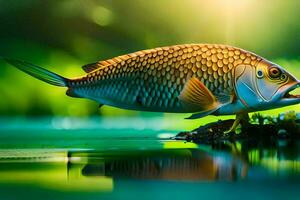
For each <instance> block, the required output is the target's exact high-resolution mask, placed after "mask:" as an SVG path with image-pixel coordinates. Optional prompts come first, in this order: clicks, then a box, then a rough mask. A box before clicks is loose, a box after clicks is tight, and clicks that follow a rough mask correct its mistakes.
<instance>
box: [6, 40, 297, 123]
mask: <svg viewBox="0 0 300 200" xmlns="http://www.w3.org/2000/svg"><path fill="white" fill-rule="evenodd" d="M6 61H8V62H9V63H11V64H13V65H14V66H16V67H18V68H19V69H21V70H23V71H25V72H26V73H28V74H30V75H33V76H35V77H36V78H39V79H41V80H43V81H46V82H48V83H50V84H53V85H58V86H65V87H68V90H67V95H69V96H72V97H80V98H87V99H92V100H95V101H97V102H98V103H99V104H101V105H110V106H115V107H119V108H124V109H132V110H142V111H153V112H173V113H194V114H193V115H192V116H191V117H190V118H200V117H203V116H206V115H209V114H212V115H231V114H237V115H244V114H245V113H248V112H252V111H257V110H265V109H271V108H276V107H281V106H286V105H292V104H297V103H300V97H299V96H292V95H289V93H288V92H290V91H291V90H293V89H295V88H296V87H298V86H299V85H300V82H299V81H298V80H297V79H296V78H295V77H294V76H292V75H291V74H289V73H288V72H286V71H285V70H284V69H283V68H282V67H280V66H278V65H276V64H274V63H272V62H270V61H267V60H266V59H264V58H262V57H260V56H258V55H255V54H254V53H251V52H248V51H246V50H242V49H240V48H236V47H231V46H226V45H211V44H187V45H175V46H169V47H162V48H155V49H150V50H143V51H138V52H135V53H131V54H127V55H123V56H118V57H115V58H112V59H109V60H105V61H99V62H96V63H92V64H88V65H85V66H83V69H84V71H85V72H86V73H87V74H86V75H85V76H83V77H80V78H74V79H66V78H64V77H61V76H59V75H57V74H54V73H52V72H49V71H48V70H45V69H43V68H40V67H38V66H35V65H32V64H30V63H26V62H22V61H18V60H13V59H6Z"/></svg>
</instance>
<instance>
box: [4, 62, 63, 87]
mask: <svg viewBox="0 0 300 200" xmlns="http://www.w3.org/2000/svg"><path fill="white" fill-rule="evenodd" d="M3 59H4V60H5V61H6V62H8V63H9V64H11V65H13V66H15V67H16V68H18V69H19V70H21V71H23V72H25V73H27V74H29V75H31V76H33V77H35V78H37V79H40V80H42V81H44V82H46V83H49V84H51V85H56V86H60V87H67V86H68V85H67V82H68V79H67V78H64V77H62V76H60V75H58V74H55V73H53V72H50V71H48V70H46V69H43V68H41V67H39V66H36V65H33V64H30V63H28V62H25V61H20V60H15V59H10V58H3Z"/></svg>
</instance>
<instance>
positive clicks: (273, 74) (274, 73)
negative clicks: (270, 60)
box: [269, 67, 281, 78]
mask: <svg viewBox="0 0 300 200" xmlns="http://www.w3.org/2000/svg"><path fill="white" fill-rule="evenodd" d="M269 75H270V77H271V78H279V77H280V75H281V71H280V69H278V68H277V67H272V68H271V69H269Z"/></svg>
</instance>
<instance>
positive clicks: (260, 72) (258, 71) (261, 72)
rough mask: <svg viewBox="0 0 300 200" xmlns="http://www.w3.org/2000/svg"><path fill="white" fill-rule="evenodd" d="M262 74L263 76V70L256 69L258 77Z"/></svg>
mask: <svg viewBox="0 0 300 200" xmlns="http://www.w3.org/2000/svg"><path fill="white" fill-rule="evenodd" d="M263 76H264V73H263V71H261V70H257V77H258V78H262V77H263Z"/></svg>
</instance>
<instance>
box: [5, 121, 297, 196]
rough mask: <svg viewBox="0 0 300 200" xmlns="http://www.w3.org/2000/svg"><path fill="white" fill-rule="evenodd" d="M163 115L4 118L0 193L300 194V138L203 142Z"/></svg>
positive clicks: (148, 194) (134, 194) (58, 194)
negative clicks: (183, 137) (188, 137)
mask: <svg viewBox="0 0 300 200" xmlns="http://www.w3.org/2000/svg"><path fill="white" fill-rule="evenodd" d="M161 120H162V119H161V118H116V119H114V118H110V119H109V118H107V119H101V118H92V119H76V118H36V119H24V118H2V119H1V120H0V128H1V130H0V199H241V198H242V199H299V195H300V191H299V186H300V142H299V141H293V140H289V139H285V140H279V141H278V140H276V141H274V140H271V139H270V141H251V142H250V141H240V142H235V143H232V142H224V143H219V144H215V145H199V144H194V143H191V142H184V141H174V140H171V139H170V137H172V136H174V135H175V134H176V133H177V132H178V131H179V130H178V131H176V130H172V131H169V129H168V128H167V127H169V126H170V124H165V122H164V123H161ZM170 123H173V122H170ZM171 125H172V124H171Z"/></svg>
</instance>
